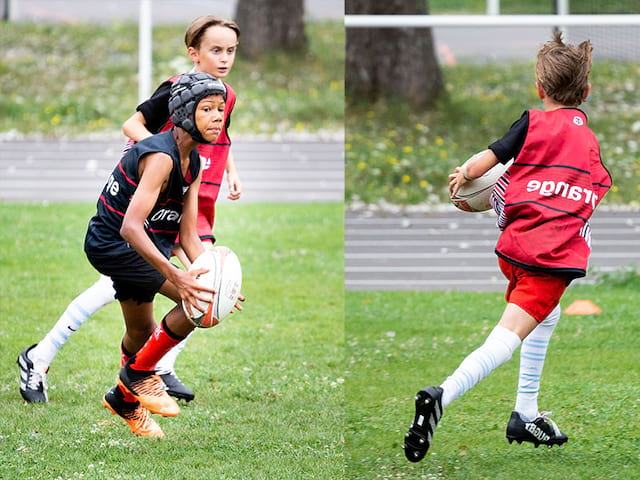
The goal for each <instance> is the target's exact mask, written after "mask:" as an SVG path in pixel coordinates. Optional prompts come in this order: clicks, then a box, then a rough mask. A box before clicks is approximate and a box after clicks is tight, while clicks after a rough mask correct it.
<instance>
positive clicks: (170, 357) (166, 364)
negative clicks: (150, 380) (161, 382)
mask: <svg viewBox="0 0 640 480" xmlns="http://www.w3.org/2000/svg"><path fill="white" fill-rule="evenodd" d="M193 332H195V330H193V331H192V332H191V333H190V334H189V335H187V338H185V339H184V340H182V341H181V342H180V343H179V344H177V345H176V346H175V347H173V348H172V349H171V350H169V351H168V352H167V353H166V354H165V356H164V357H162V358H161V359H160V361H159V362H158V363H157V364H156V372H157V373H158V374H159V375H162V374H165V373H171V372H173V371H174V365H175V363H176V359H177V358H178V354H179V353H180V352H182V350H183V349H184V346H185V345H186V344H187V340H189V337H191V335H193Z"/></svg>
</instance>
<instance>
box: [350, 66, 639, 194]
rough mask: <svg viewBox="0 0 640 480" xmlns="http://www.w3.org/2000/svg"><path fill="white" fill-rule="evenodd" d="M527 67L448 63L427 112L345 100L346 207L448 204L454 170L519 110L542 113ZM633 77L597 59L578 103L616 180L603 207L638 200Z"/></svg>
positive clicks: (632, 69) (634, 71) (634, 70)
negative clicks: (440, 90) (441, 93)
mask: <svg viewBox="0 0 640 480" xmlns="http://www.w3.org/2000/svg"><path fill="white" fill-rule="evenodd" d="M533 70H534V66H533V64H532V63H528V64H507V65H493V64H492V65H458V66H453V67H447V66H445V67H443V74H444V77H445V81H446V95H445V97H444V98H443V99H442V100H441V101H440V102H439V103H438V105H437V108H436V109H435V110H434V111H432V112H423V111H412V109H411V108H410V107H409V106H408V105H407V104H406V103H404V102H400V101H397V100H385V101H380V102H377V103H376V104H372V105H371V104H370V105H365V104H360V103H358V102H354V101H350V102H348V107H347V110H346V112H347V113H346V140H345V141H346V143H345V153H346V163H345V192H346V198H347V201H352V200H355V199H359V200H361V201H364V202H367V203H373V202H377V201H378V200H380V199H384V200H386V201H388V202H390V203H393V204H419V203H439V202H446V201H447V199H448V192H447V185H448V180H447V175H448V174H449V173H450V172H451V171H453V168H454V167H456V166H458V165H460V164H462V163H463V162H464V161H465V160H466V159H467V158H469V157H470V156H471V154H473V153H475V152H477V151H480V150H482V149H484V148H486V146H487V145H488V144H489V143H491V142H492V141H494V140H496V139H498V138H500V137H501V136H502V135H504V133H505V132H506V131H507V130H508V129H509V127H510V125H511V123H513V122H514V121H515V120H517V119H518V118H519V117H520V115H521V114H522V112H523V111H524V110H525V109H527V108H541V104H540V101H539V99H538V98H537V95H536V91H535V88H534V77H533ZM639 75H640V66H639V65H638V64H633V63H620V62H605V61H597V62H595V63H594V65H593V68H592V71H591V79H590V80H591V83H592V93H591V96H590V98H589V100H588V101H587V102H586V103H584V104H583V105H582V107H581V108H583V109H584V110H585V111H586V113H587V115H588V116H589V125H590V127H591V128H592V129H593V131H594V132H595V134H596V136H597V138H598V141H599V142H600V149H601V152H602V157H603V160H604V162H605V164H606V165H607V167H608V168H609V170H610V172H611V173H612V175H613V179H614V186H613V188H612V189H611V192H610V193H609V194H608V195H607V197H606V198H605V200H604V202H606V203H609V204H631V205H638V204H639V202H638V192H640V146H639V143H638V140H637V136H638V131H639V130H640V122H638V113H640V103H639V102H638V96H637V95H636V94H635V93H634V92H635V91H636V87H637V79H638V78H639Z"/></svg>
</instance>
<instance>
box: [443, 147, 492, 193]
mask: <svg viewBox="0 0 640 480" xmlns="http://www.w3.org/2000/svg"><path fill="white" fill-rule="evenodd" d="M497 163H498V157H497V156H496V154H495V153H493V151H492V150H490V149H487V150H485V151H484V152H483V153H482V154H481V155H478V156H477V157H475V158H473V159H472V160H471V161H467V162H465V164H464V165H462V166H460V167H456V168H455V170H454V172H453V173H452V174H450V175H449V193H450V194H451V196H452V197H454V196H455V195H456V194H457V193H458V190H460V187H461V186H462V185H464V184H465V183H467V182H470V181H471V180H473V179H475V178H479V177H481V176H482V175H484V174H485V173H487V172H488V171H489V170H490V169H491V168H492V167H494V166H495V165H496V164H497Z"/></svg>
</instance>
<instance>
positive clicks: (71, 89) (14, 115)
mask: <svg viewBox="0 0 640 480" xmlns="http://www.w3.org/2000/svg"><path fill="white" fill-rule="evenodd" d="M0 1H5V2H6V1H8V0H0ZM74 1H76V0H72V1H69V2H66V4H68V5H69V6H70V7H71V6H73V5H76V6H79V5H81V4H83V5H84V6H83V8H84V9H85V10H87V15H90V14H95V12H91V11H90V10H91V9H93V10H98V13H100V10H102V14H103V16H104V17H105V18H107V20H104V21H103V20H100V21H98V20H91V21H87V20H86V19H83V18H81V17H80V16H77V17H76V16H74V9H73V8H69V9H68V12H61V11H59V10H56V9H55V8H53V7H52V6H49V4H47V3H46V2H43V1H41V2H40V4H42V5H40V4H38V2H37V1H35V0H31V2H29V1H27V2H18V5H19V8H21V9H22V10H23V11H25V16H26V13H29V12H26V6H27V5H30V4H31V3H32V4H34V5H36V4H37V5H36V6H37V7H38V8H39V10H38V9H36V8H35V7H34V8H33V9H31V10H30V12H31V11H34V12H35V13H36V14H41V17H42V18H34V19H29V18H21V19H19V20H18V21H4V22H3V23H2V24H1V25H0V43H1V44H2V51H1V52H0V111H1V112H2V115H1V116H0V135H1V136H2V137H3V138H12V137H16V136H24V135H39V136H42V135H44V136H48V137H64V136H86V135H88V134H91V135H120V127H121V125H122V122H123V121H124V120H125V119H126V118H128V117H129V116H130V115H131V113H132V112H133V111H134V110H135V107H136V105H137V104H138V98H137V89H138V78H137V68H138V17H137V15H138V7H137V6H138V4H139V2H138V1H135V2H134V1H131V0H115V1H113V2H109V3H108V4H106V3H104V2H98V4H99V5H97V4H96V5H93V3H95V1H94V0H84V1H83V2H80V3H78V1H79V0H78V1H76V3H74ZM92 2H93V3H92ZM186 3H188V2H182V3H181V2H176V1H172V0H161V1H153V2H152V8H153V9H155V14H160V13H162V14H166V15H168V16H169V19H168V20H165V21H163V22H154V24H153V79H152V89H154V88H155V87H156V86H157V85H159V83H160V82H162V81H163V80H165V79H166V78H168V77H169V76H171V75H174V74H175V73H179V72H184V71H187V70H189V69H190V68H191V65H192V64H191V61H190V60H189V59H188V57H187V56H186V47H185V46H184V32H185V30H186V28H187V26H188V24H189V22H190V21H191V20H193V19H194V18H195V17H196V16H199V15H205V14H215V11H212V10H208V9H203V8H202V5H201V4H202V2H200V4H198V5H196V7H197V8H196V9H195V10H194V12H196V11H197V13H195V14H194V15H193V16H189V17H186V18H188V20H187V19H185V20H184V21H177V20H173V19H172V18H171V15H172V14H173V16H174V17H176V18H178V17H179V18H182V17H184V13H183V12H182V11H180V10H179V9H180V8H181V7H182V8H183V9H186V6H185V4H186ZM215 3H216V2H212V5H213V4H215ZM218 3H220V2H218ZM223 3H224V2H223ZM6 5H8V3H6ZM303 5H304V2H303V0H287V1H286V2H279V1H274V0H242V1H240V2H237V8H238V9H237V12H235V11H234V12H233V13H231V14H230V16H232V17H233V16H240V17H241V18H245V19H246V20H245V21H246V22H247V24H246V25H244V24H242V23H241V22H240V21H238V23H239V25H240V30H241V37H240V46H239V49H238V55H237V57H236V63H235V66H234V68H233V70H232V71H231V73H230V74H229V75H228V77H226V79H225V81H227V82H228V83H229V84H230V85H232V86H233V87H234V89H235V90H236V92H237V94H238V103H237V107H236V109H235V110H234V114H233V120H232V126H231V132H232V134H236V135H237V134H238V133H242V134H247V135H274V134H278V135H283V134H284V135H286V134H297V133H305V134H314V135H317V134H325V133H327V134H331V135H334V136H335V135H337V134H340V133H341V132H342V131H343V128H344V73H343V72H344V69H343V65H344V27H343V22H342V19H341V18H329V19H327V18H320V19H319V18H310V17H305V16H304V13H305V12H304V8H303ZM2 7H4V5H2ZM94 7H95V8H94ZM169 7H171V8H169ZM225 7H227V8H228V7H229V6H228V5H225ZM254 7H255V10H252V8H254ZM78 8H79V7H78ZM163 8H164V9H165V11H162V12H161V11H160V10H161V9H163ZM44 10H46V15H47V16H46V17H45V16H44V15H45V14H44V13H42V11H44ZM75 11H76V12H79V11H80V10H79V9H76V10H75ZM251 12H253V14H250V13H251ZM269 12H271V13H269ZM275 13H277V19H276V18H275V17H274V16H273V15H272V14H275ZM258 14H259V15H258ZM78 15H79V14H78ZM7 16H8V15H7ZM221 16H222V15H221ZM340 17H341V15H340ZM266 39H269V41H267V40H266ZM245 44H246V46H245ZM245 49H246V54H245Z"/></svg>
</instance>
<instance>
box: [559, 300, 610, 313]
mask: <svg viewBox="0 0 640 480" xmlns="http://www.w3.org/2000/svg"><path fill="white" fill-rule="evenodd" d="M564 313H566V314H567V315H596V314H598V313H602V309H601V308H600V307H598V306H597V305H596V304H595V303H593V302H592V301H591V300H576V301H575V302H573V303H572V304H571V305H569V306H568V307H567V308H565V309H564Z"/></svg>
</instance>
